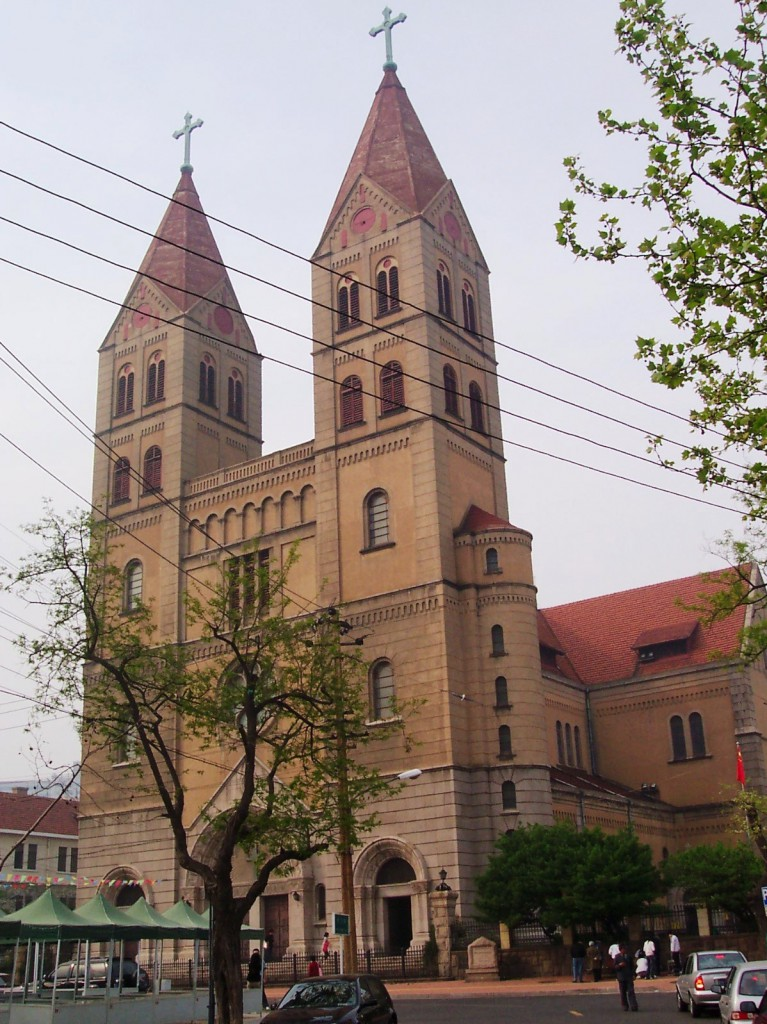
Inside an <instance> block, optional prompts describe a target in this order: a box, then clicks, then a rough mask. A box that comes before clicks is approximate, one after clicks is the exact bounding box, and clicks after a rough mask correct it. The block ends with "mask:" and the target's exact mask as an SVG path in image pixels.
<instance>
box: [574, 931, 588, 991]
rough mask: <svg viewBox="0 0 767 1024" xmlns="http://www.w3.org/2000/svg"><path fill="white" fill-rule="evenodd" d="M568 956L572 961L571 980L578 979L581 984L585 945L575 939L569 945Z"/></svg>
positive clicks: (576, 980) (575, 980)
mask: <svg viewBox="0 0 767 1024" xmlns="http://www.w3.org/2000/svg"><path fill="white" fill-rule="evenodd" d="M570 957H571V959H572V962H573V981H574V982H578V981H580V982H581V984H583V964H584V962H585V960H586V947H585V946H584V945H583V943H582V942H581V940H580V939H576V940H575V942H574V943H573V944H572V946H570Z"/></svg>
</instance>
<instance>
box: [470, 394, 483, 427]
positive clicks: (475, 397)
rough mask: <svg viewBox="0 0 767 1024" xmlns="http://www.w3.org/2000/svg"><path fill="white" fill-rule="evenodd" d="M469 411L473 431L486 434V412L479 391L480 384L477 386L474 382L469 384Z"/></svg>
mask: <svg viewBox="0 0 767 1024" xmlns="http://www.w3.org/2000/svg"><path fill="white" fill-rule="evenodd" d="M469 409H470V411H471V429H472V430H477V431H479V433H480V434H484V432H485V411H484V403H483V401H482V392H481V391H480V389H479V384H475V383H474V382H473V381H472V382H471V384H469Z"/></svg>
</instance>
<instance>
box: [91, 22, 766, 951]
mask: <svg viewBox="0 0 767 1024" xmlns="http://www.w3.org/2000/svg"><path fill="white" fill-rule="evenodd" d="M389 31H390V27H389V29H388V30H387V37H388V32H389ZM387 41H389V40H387ZM389 42H390V41H389ZM190 120H191V119H190V118H187V125H186V129H185V131H186V141H187V158H186V160H185V164H184V166H183V167H182V170H181V178H180V181H179V183H178V186H177V188H176V191H175V193H174V195H173V199H172V201H171V203H170V204H169V207H168V209H167V212H166V214H165V216H164V218H163V220H162V222H161V224H160V225H159V227H158V229H157V232H156V235H155V237H154V239H153V240H152V242H151V244H150V246H149V249H148V251H147V253H146V256H145V258H144V260H143V262H142V264H141V266H140V269H139V271H138V274H137V275H136V278H135V280H134V281H133V283H132V285H131V286H130V289H129V290H128V293H127V295H126V299H125V304H124V307H123V308H122V309H121V311H120V314H119V315H118V317H117V319H116V320H115V322H114V324H113V325H112V327H111V329H110V330H109V332H108V334H107V336H106V338H105V340H104V342H103V344H102V346H101V348H100V351H99V380H98V401H97V419H96V433H97V435H98V437H99V438H100V439H101V440H102V441H103V442H105V443H106V445H107V446H108V449H109V451H110V453H111V454H110V457H107V456H105V455H104V454H102V453H98V452H97V455H96V458H95V466H94V485H93V495H94V499H93V500H94V503H95V504H97V505H99V506H100V507H103V508H105V509H106V510H108V512H109V515H110V516H111V517H112V518H113V519H114V520H116V521H117V522H118V523H119V524H120V526H121V528H122V529H123V530H124V531H125V533H124V537H123V539H122V546H121V548H120V558H121V565H120V568H121V570H122V572H123V574H124V580H125V592H124V601H125V610H126V612H129V611H130V608H131V605H132V604H135V603H136V602H137V601H139V600H141V601H142V602H144V603H151V605H152V607H153V608H154V609H155V612H156V616H157V625H158V629H159V634H160V635H161V636H163V637H165V638H175V639H177V640H178V641H179V642H184V641H185V640H186V639H188V638H187V637H186V635H185V629H186V626H185V622H184V614H183V589H184V586H185V581H186V579H187V578H188V576H192V577H194V576H195V574H196V573H199V572H201V571H203V570H204V569H205V567H209V566H210V565H211V564H214V563H215V564H220V563H222V562H223V561H224V560H226V561H228V562H229V563H230V564H237V565H239V566H241V571H242V573H243V578H245V577H246V576H247V574H248V573H249V572H252V571H253V566H254V560H255V564H261V565H263V564H266V563H269V564H272V565H276V566H282V565H284V564H285V561H286V559H287V557H288V553H289V552H290V551H291V549H292V548H293V547H294V546H295V545H297V549H298V553H299V558H298V561H297V564H296V566H295V568H294V569H293V570H292V572H291V577H290V588H291V592H292V593H293V594H295V595H296V597H295V604H294V605H292V606H291V610H292V612H293V613H294V614H296V615H297V614H300V613H301V612H302V611H303V610H304V609H305V608H307V607H311V608H313V609H317V608H322V607H328V606H331V605H333V606H341V607H342V608H343V615H344V618H345V619H346V620H348V621H349V622H350V623H351V624H352V626H353V627H354V628H355V629H359V630H360V631H362V632H364V633H365V635H366V639H365V645H364V653H365V658H366V660H367V661H368V662H369V664H370V669H369V699H370V715H369V718H370V728H371V729H375V728H376V723H380V722H382V721H386V719H387V718H388V717H389V716H390V713H391V707H392V701H393V699H394V697H395V695H396V697H397V698H398V699H400V700H403V701H408V700H411V699H417V700H418V701H419V702H422V703H421V706H420V709H419V711H418V713H417V714H415V715H414V716H413V719H412V721H410V722H409V723H408V730H409V732H410V734H411V736H412V738H413V739H414V740H415V745H414V746H413V747H412V749H406V746H405V744H404V741H403V740H402V738H401V737H400V736H398V735H393V736H391V737H389V738H387V739H386V740H385V741H383V742H382V744H380V746H378V747H377V748H375V756H376V757H377V758H378V759H379V762H380V766H381V768H382V770H383V771H384V772H387V773H389V772H390V773H391V774H392V776H394V775H396V774H398V773H400V772H404V771H407V770H409V769H416V768H417V769H420V770H421V774H420V776H418V777H417V778H415V779H413V780H412V781H409V782H408V783H407V784H406V785H405V786H404V787H402V788H401V789H399V790H398V791H397V792H396V793H395V794H393V795H392V796H390V797H389V798H388V799H385V800H382V801H381V802H380V803H379V804H378V805H377V810H378V815H379V824H378V825H377V827H376V828H375V830H374V831H373V832H372V833H371V834H370V835H369V836H367V838H366V841H365V842H364V844H363V846H362V847H361V848H359V849H357V850H355V851H354V889H355V897H356V907H357V920H358V930H359V941H360V946H361V947H365V948H392V947H401V946H403V945H407V944H408V942H410V941H412V942H414V943H422V942H424V941H425V940H426V939H427V938H428V933H429V923H430V902H429V894H430V893H431V892H433V891H434V890H435V888H436V886H437V885H438V884H439V883H440V872H443V873H445V878H446V882H447V884H448V885H449V886H450V887H451V889H452V891H453V892H454V893H455V894H456V900H457V912H458V913H459V914H462V915H464V916H470V915H471V913H472V909H473V897H474V891H475V879H476V876H477V874H478V873H479V872H480V871H481V870H482V869H483V867H484V866H485V864H486V861H487V858H488V856H489V854H490V853H491V852H492V850H493V845H494V843H495V841H496V839H497V838H498V836H499V835H501V834H503V833H504V832H506V831H507V830H509V829H515V828H518V827H519V826H520V825H523V824H529V823H534V822H541V823H551V822H553V821H554V820H555V819H565V818H566V819H569V820H572V821H573V822H575V823H576V824H577V825H579V826H589V827H591V826H595V825H599V826H601V827H603V828H605V829H607V830H611V829H615V828H620V827H623V826H625V825H626V824H632V825H633V826H634V827H635V828H636V830H637V833H638V835H639V838H640V839H642V840H643V841H645V842H648V843H649V844H650V845H651V846H652V848H653V852H654V855H655V857H656V859H660V858H661V857H662V856H663V855H664V853H665V852H673V851H675V850H677V849H679V848H681V847H682V846H684V845H685V844H687V843H697V842H713V841H716V840H718V839H720V838H724V837H725V836H726V832H727V825H726V821H725V820H724V818H723V816H722V805H723V802H724V801H726V800H727V799H728V797H731V796H732V794H733V792H734V790H735V784H736V742H739V743H740V745H741V748H742V751H743V756H744V760H745V765H746V773H747V776H748V781H749V784H750V785H754V786H756V787H758V788H759V789H760V790H762V791H765V789H766V788H767V766H766V765H765V753H764V740H763V737H764V735H765V732H767V699H765V698H766V695H767V677H766V676H765V669H764V666H763V665H762V664H754V665H752V666H750V667H744V665H743V664H742V663H741V660H740V658H739V653H738V645H739V635H740V629H741V628H742V627H743V625H744V624H746V612H745V611H744V610H741V612H740V613H737V614H735V615H733V616H731V617H730V618H729V619H727V620H725V621H724V622H720V623H717V624H716V625H715V626H713V627H708V626H706V625H705V623H704V621H703V616H702V613H700V612H696V611H693V610H690V609H691V608H692V607H694V605H695V603H696V600H697V597H698V595H699V594H700V592H701V591H703V590H705V589H706V588H711V587H715V586H717V585H721V580H718V579H717V578H716V576H714V577H713V578H711V579H709V580H703V579H700V578H697V577H696V578H691V579H688V580H681V581H675V582H673V583H665V584H660V585H658V586H654V587H646V588H642V589H640V590H635V591H629V592H627V593H625V594H613V595H609V596H607V597H603V598H595V599H592V600H588V601H583V602H578V603H575V604H571V605H565V606H562V607H558V608H551V609H547V610H543V611H541V610H539V609H538V607H537V603H536V589H535V585H534V576H533V567H532V534H531V533H530V532H529V531H528V529H526V528H523V527H522V526H517V525H513V520H514V513H513V509H511V510H510V509H509V507H508V499H507V489H506V476H505V459H504V450H503V438H502V429H501V417H500V410H499V394H498V380H497V376H496V367H497V360H496V352H495V347H494V343H493V323H492V309H491V301H490V288H489V269H488V266H487V264H486V262H485V259H484V257H483V254H482V250H481V247H480V243H479V240H478V236H477V234H476V233H475V228H474V226H473V225H472V224H471V222H470V220H469V216H468V214H467V212H466V211H465V210H464V208H463V205H462V203H461V200H460V197H459V194H458V191H457V189H456V186H455V185H454V184H453V182H452V181H451V180H450V178H449V177H448V176H447V174H446V173H445V171H444V170H443V168H442V165H441V164H440V161H439V159H438V157H437V155H436V153H435V151H434V149H433V148H432V145H431V142H430V141H429V137H428V136H427V134H426V131H425V130H424V128H423V126H422V125H421V123H420V121H419V119H418V116H417V115H416V112H415V109H414V107H413V105H412V103H411V101H410V99H409V97H408V94H407V93H406V91H405V89H404V87H403V85H402V83H401V82H400V79H399V77H398V75H397V69H396V65H395V64H394V63H393V62H392V60H391V55H390V52H389V53H388V54H387V62H386V64H385V65H384V73H383V78H382V81H381V83H380V86H379V88H378V91H377V92H376V94H375V97H374V99H373V102H372V106H371V109H370V113H369V115H368V118H367V121H366V122H365V124H364V126H363V128H362V133H361V135H360V138H359V142H358V143H357V147H356V149H355V151H354V153H353V155H352V158H351V161H350V162H349V165H348V167H347V168H346V171H345V173H344V174H343V177H342V180H341V184H340V188H339V191H338V194H337V196H336V197H335V199H333V198H332V197H331V196H329V197H328V207H329V211H330V212H329V216H328V218H327V222H326V223H325V225H324V227H323V226H322V224H321V221H320V219H319V217H318V221H317V229H318V236H319V241H318V245H317V249H316V252H315V253H314V255H313V268H312V281H311V289H312V298H313V309H314V319H313V325H312V332H313V333H312V336H313V339H314V340H313V352H312V356H313V372H314V385H313V386H314V437H313V438H311V439H307V441H306V442H305V443H304V444H300V445H297V446H295V447H292V448H289V449H284V450H271V449H269V448H267V450H266V453H264V441H263V438H264V434H265V431H264V427H263V424H262V418H261V404H262V403H261V398H262V386H263V385H262V361H261V358H260V356H259V353H258V349H257V344H256V340H255V339H254V336H253V334H252V332H251V330H250V328H249V326H248V323H247V320H246V318H245V316H243V314H242V312H241V308H240V306H239V304H238V300H237V296H236V294H235V291H234V288H233V286H232V283H231V281H230V278H229V275H228V273H227V270H226V266H225V259H224V258H222V255H221V253H220V252H219V249H218V246H217V244H216V241H215V239H214V235H213V231H212V229H211V226H210V224H209V222H208V220H207V218H206V216H205V213H204V212H203V207H202V204H201V201H200V197H199V196H198V193H197V190H196V187H195V184H194V180H193V175H192V168H191V166H190V165H189V160H188V140H189V133H190V132H191V129H192V127H194V126H193V125H191V124H190V123H189V122H190ZM477 228H478V230H479V231H480V233H481V225H478V226H477ZM286 401H290V396H286ZM267 428H268V425H267ZM171 505H172V506H174V507H175V508H177V509H178V510H180V513H181V514H179V513H178V512H177V511H174V509H173V508H172V507H171ZM530 525H534V524H530ZM256 540H257V541H258V549H257V552H256V553H255V554H254V553H253V547H252V546H253V542H254V541H256ZM236 560H239V562H237V561H236ZM563 571H566V570H565V569H563ZM753 571H754V572H756V570H755V569H754V570H753ZM113 760H114V763H111V764H102V765H99V766H97V770H95V769H89V768H87V767H86V769H85V771H84V774H83V793H82V802H81V819H80V864H81V867H82V870H83V872H84V873H85V874H87V875H89V876H92V877H98V878H100V879H102V882H101V883H100V887H101V888H102V889H103V891H104V893H105V895H107V896H108V898H110V899H114V900H115V901H116V902H118V903H120V902H124V901H132V900H133V899H134V898H135V896H136V895H137V894H138V893H141V892H143V894H144V895H145V896H146V897H147V899H148V900H149V902H150V903H153V904H154V905H155V906H157V907H158V909H160V910H162V909H166V908H167V907H168V906H169V905H170V904H172V903H173V902H175V901H176V900H177V899H178V898H180V897H186V898H188V899H189V900H190V901H191V902H192V903H193V904H196V906H197V908H198V909H202V907H203V903H202V902H201V901H202V896H201V892H200V890H199V888H198V882H197V880H196V879H195V878H194V877H192V876H187V875H186V873H185V872H184V871H182V870H181V869H180V868H179V867H178V866H177V865H176V864H175V861H174V857H173V848H172V841H171V836H170V832H169V830H168V828H167V822H166V821H165V820H164V819H163V817H162V816H161V813H160V812H161V808H160V807H159V804H158V803H157V801H156V800H155V801H154V802H153V800H152V798H151V796H150V795H148V794H144V793H140V792H138V791H137V790H135V788H134V786H133V782H134V780H135V770H136V769H135V764H134V763H133V760H132V758H131V756H130V752H129V751H125V752H123V753H122V755H121V756H116V757H115V758H114V759H113ZM219 760H222V759H219ZM229 774H231V773H230V771H229V769H227V767H226V765H225V764H223V763H221V764H218V763H213V764H211V765H210V766H209V767H208V769H207V770H206V771H205V772H204V773H203V774H202V775H201V776H200V777H199V779H198V780H197V781H196V782H195V783H194V789H193V791H192V792H191V793H190V796H189V799H190V802H192V803H193V804H194V806H195V807H196V809H197V820H196V822H195V824H194V825H193V826H192V833H193V835H194V838H195V841H196V842H198V843H199V844H204V843H205V841H206V829H207V827H208V826H207V824H206V822H207V817H206V809H207V808H209V807H210V806H211V805H212V804H213V802H214V801H215V799H216V796H217V794H219V793H220V792H221V791H222V790H223V789H224V788H225V787H226V785H227V782H228V779H229ZM137 837H140V842H138V841H137ZM236 871H237V873H238V878H239V879H240V880H241V882H242V885H243V886H244V885H245V884H246V882H247V881H249V880H250V879H251V878H252V867H251V865H249V864H248V863H247V860H246V858H245V857H244V855H242V857H241V860H240V861H239V862H238V863H237V865H236ZM123 881H125V882H127V881H130V882H132V883H134V884H132V885H130V886H127V885H126V886H121V885H120V883H121V882H123ZM136 882H139V883H140V884H138V885H137V884H135V883H136ZM339 885H340V872H339V866H338V863H337V859H336V857H335V855H334V854H325V855H322V856H317V857H315V858H313V859H312V860H311V861H308V862H306V863H304V864H301V865H298V866H297V867H296V869H295V872H294V874H293V875H292V876H291V877H281V878H274V879H273V880H272V882H271V883H270V888H269V890H268V893H267V894H266V895H265V896H264V897H263V898H262V899H261V900H260V901H258V903H257V905H256V907H255V908H254V911H253V915H252V919H251V920H252V923H254V924H261V925H263V926H265V927H266V928H268V929H272V930H273V931H274V933H275V946H276V951H277V953H278V954H279V953H281V952H284V951H286V950H295V951H304V950H313V949H314V950H316V949H317V948H318V944H319V941H320V940H321V936H322V934H323V932H324V931H325V930H326V929H327V928H328V923H329V916H330V914H331V912H332V911H334V910H340V896H339ZM89 895H91V893H90V892H87V891H86V892H85V893H84V894H83V898H87V897H88V896H89Z"/></svg>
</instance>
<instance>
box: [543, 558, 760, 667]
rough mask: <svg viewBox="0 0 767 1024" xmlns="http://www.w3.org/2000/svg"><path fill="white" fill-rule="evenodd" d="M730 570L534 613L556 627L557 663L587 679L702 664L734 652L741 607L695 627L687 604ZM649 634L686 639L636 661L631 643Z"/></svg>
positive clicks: (716, 586)
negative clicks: (563, 659)
mask: <svg viewBox="0 0 767 1024" xmlns="http://www.w3.org/2000/svg"><path fill="white" fill-rule="evenodd" d="M731 574H732V570H730V569H723V570H720V571H719V572H713V573H705V574H701V575H698V576H688V577H686V578H684V579H679V580H669V581H668V582H666V583H655V584H653V585H651V586H648V587H638V588H637V589H635V590H625V591H623V592H621V593H618V594H606V595H604V596H602V597H592V598H589V599H588V600H586V601H576V602H574V603H572V604H563V605H559V606H557V607H555V608H545V609H542V610H541V611H539V613H538V614H539V615H540V616H541V618H542V620H543V622H542V624H541V625H540V626H539V634H542V635H549V634H550V633H553V634H554V636H555V637H556V638H557V640H558V641H559V645H560V646H561V647H563V648H564V652H565V654H566V656H567V661H568V662H569V666H568V665H566V664H562V665H561V666H560V667H561V669H562V672H563V674H565V675H568V676H569V675H571V674H574V677H575V678H578V679H580V680H581V681H582V682H584V683H585V684H586V685H587V686H594V685H599V684H601V683H608V682H613V681H618V680H621V679H631V678H634V677H641V676H646V675H655V674H657V673H659V672H664V671H669V670H671V669H675V668H680V669H683V668H687V667H692V666H696V665H706V664H709V663H710V662H711V661H712V658H713V657H714V656H715V655H717V654H718V655H721V656H723V657H737V655H738V653H739V638H740V631H741V630H742V629H743V626H744V624H745V615H746V609H745V608H738V609H736V610H735V611H734V612H733V613H732V614H731V615H730V616H728V617H727V618H726V619H722V620H721V621H717V622H714V623H712V624H711V625H710V626H709V625H704V624H703V623H700V625H699V628H697V629H695V628H694V627H695V625H696V623H697V619H696V618H695V615H696V613H695V612H694V611H690V609H691V608H694V607H695V606H697V605H699V604H700V603H701V595H706V594H711V593H714V592H715V591H717V590H720V589H721V588H722V587H723V586H725V585H726V583H727V581H728V579H729V577H730V576H731ZM701 617H702V616H701ZM648 637H649V638H650V642H649V645H652V644H661V643H666V642H669V641H670V640H678V639H686V640H687V649H686V650H685V651H684V652H680V653H675V654H671V655H670V656H669V657H662V658H658V659H657V660H655V661H649V662H645V663H642V662H641V661H640V659H639V658H638V651H637V648H638V646H647V645H648ZM653 638H655V639H653ZM658 638H660V639H658ZM640 641H641V643H640ZM570 666H571V667H572V673H571V671H570V670H569V667H570Z"/></svg>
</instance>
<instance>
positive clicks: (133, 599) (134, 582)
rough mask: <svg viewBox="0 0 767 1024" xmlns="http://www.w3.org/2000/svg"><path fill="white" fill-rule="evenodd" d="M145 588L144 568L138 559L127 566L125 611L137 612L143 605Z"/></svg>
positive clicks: (124, 598) (124, 593)
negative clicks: (142, 597) (142, 595)
mask: <svg viewBox="0 0 767 1024" xmlns="http://www.w3.org/2000/svg"><path fill="white" fill-rule="evenodd" d="M143 586H144V567H143V566H142V564H141V562H139V560H138V559H137V558H134V559H133V561H132V562H128V564H127V565H126V566H125V575H124V589H123V611H124V612H135V611H136V609H137V608H138V607H139V606H140V604H141V593H142V589H143Z"/></svg>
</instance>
